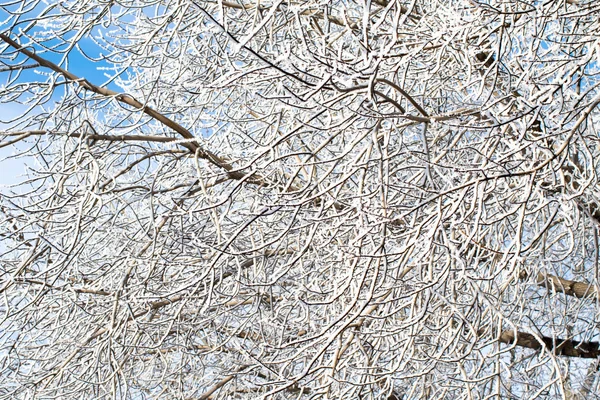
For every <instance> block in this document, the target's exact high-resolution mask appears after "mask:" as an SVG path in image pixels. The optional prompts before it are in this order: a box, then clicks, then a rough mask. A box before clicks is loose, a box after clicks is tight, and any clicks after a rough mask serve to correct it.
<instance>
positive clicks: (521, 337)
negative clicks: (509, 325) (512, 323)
mask: <svg viewBox="0 0 600 400" xmlns="http://www.w3.org/2000/svg"><path fill="white" fill-rule="evenodd" d="M515 335H516V337H515ZM499 340H500V342H502V343H506V344H516V345H517V346H521V347H527V348H529V349H534V350H542V349H544V348H547V349H548V350H550V351H551V352H552V353H554V354H556V355H557V356H566V357H580V358H597V357H598V356H600V344H599V343H598V342H581V341H578V340H571V339H561V338H556V339H553V338H551V337H547V336H535V335H532V334H530V333H525V332H515V331H514V330H506V331H504V332H502V334H501V335H500V337H499Z"/></svg>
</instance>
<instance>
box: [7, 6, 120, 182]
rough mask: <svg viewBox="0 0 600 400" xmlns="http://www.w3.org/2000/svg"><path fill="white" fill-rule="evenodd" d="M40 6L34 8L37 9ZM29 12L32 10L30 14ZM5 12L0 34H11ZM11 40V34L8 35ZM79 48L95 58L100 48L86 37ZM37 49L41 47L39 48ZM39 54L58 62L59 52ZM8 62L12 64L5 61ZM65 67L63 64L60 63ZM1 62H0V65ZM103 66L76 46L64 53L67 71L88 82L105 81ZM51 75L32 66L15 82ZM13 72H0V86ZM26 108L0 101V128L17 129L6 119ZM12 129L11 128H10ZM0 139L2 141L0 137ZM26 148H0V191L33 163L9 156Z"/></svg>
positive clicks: (57, 95) (59, 91) (58, 94)
mask: <svg viewBox="0 0 600 400" xmlns="http://www.w3.org/2000/svg"><path fill="white" fill-rule="evenodd" d="M39 8H40V7H38V9H39ZM38 9H36V10H34V11H35V13H37V12H38ZM31 14H32V15H33V14H34V12H32V13H31ZM7 17H8V14H7V13H6V11H4V10H2V8H0V32H2V33H8V34H10V33H14V29H12V30H11V29H9V27H10V24H11V22H10V21H9V20H7ZM26 25H27V24H22V25H19V26H18V28H19V29H22V28H23V27H24V26H26ZM36 29H38V28H33V29H32V30H31V31H29V33H30V34H31V33H33V32H34V31H35V30H36ZM10 36H11V37H12V38H13V39H14V38H15V35H10ZM79 43H80V47H81V48H82V50H83V51H85V52H86V53H87V54H88V55H90V56H92V57H97V56H98V55H99V52H100V49H99V48H98V47H97V45H96V44H95V43H94V41H93V40H91V39H89V38H84V39H82V40H81V41H80V42H79ZM6 48H7V46H6V45H5V44H4V43H3V42H0V51H4V50H5V49H6ZM39 50H41V49H39ZM6 51H9V52H11V51H13V50H12V49H11V48H8V49H6ZM40 55H41V56H42V57H44V58H46V59H48V60H50V61H52V62H55V63H59V62H60V60H61V57H63V56H64V55H63V54H56V53H54V54H53V53H49V52H46V53H40ZM19 60H25V57H24V56H23V57H20V58H19ZM0 61H3V62H7V60H5V59H1V58H0ZM8 63H11V64H12V63H14V62H10V61H8ZM31 63H32V62H25V64H31ZM62 66H63V67H65V64H63V65H62ZM1 67H2V64H0V68H1ZM106 67H110V65H108V64H106V63H101V62H93V61H90V60H88V59H87V58H85V57H84V56H83V55H82V54H81V53H80V51H79V50H78V49H77V48H73V49H72V51H71V52H70V53H69V55H68V70H69V71H70V72H72V73H74V74H75V75H77V76H79V77H83V78H86V79H87V80H89V81H90V82H92V83H94V84H97V85H102V84H103V83H104V82H106V81H107V79H108V78H107V76H106V75H105V74H106V72H108V71H105V70H101V69H104V68H106ZM50 73H52V74H54V72H52V71H50V70H49V69H47V68H43V67H38V68H33V69H28V70H25V71H23V73H22V74H21V75H20V76H19V78H18V82H36V81H38V82H43V81H45V80H46V79H47V76H46V74H50ZM14 76H15V75H14V73H13V74H12V75H11V73H10V72H0V88H2V87H3V86H5V85H6V84H7V83H8V81H9V80H10V79H11V77H14ZM109 87H111V88H112V89H117V88H116V87H115V85H114V84H111V85H109ZM63 94H64V91H63V89H62V87H59V88H58V89H56V90H55V91H54V94H53V96H52V98H51V99H50V101H48V102H47V103H46V104H45V105H44V106H45V108H46V109H48V108H51V107H52V105H53V103H54V102H55V101H58V100H60V98H61V97H62V96H63ZM26 110H27V106H26V105H23V104H20V103H18V102H10V103H0V131H3V130H9V131H15V130H17V131H18V130H19V129H18V128H13V127H11V124H10V123H9V121H10V120H11V119H14V118H15V117H17V116H19V115H21V114H22V113H23V112H25V111H26ZM35 113H36V111H35V110H33V111H31V112H30V114H29V115H35ZM11 128H12V129H11ZM0 140H2V139H1V138H0ZM24 148H27V147H26V146H23V145H21V146H16V147H15V146H7V147H3V148H0V191H4V190H7V188H6V186H7V185H11V184H15V183H18V182H19V181H21V180H22V179H23V176H24V174H25V172H26V165H27V164H31V163H33V162H34V161H35V160H34V159H33V158H32V157H21V158H13V157H11V156H13V155H15V154H16V153H18V152H19V150H22V149H24Z"/></svg>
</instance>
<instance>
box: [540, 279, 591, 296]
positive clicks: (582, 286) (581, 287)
mask: <svg viewBox="0 0 600 400" xmlns="http://www.w3.org/2000/svg"><path fill="white" fill-rule="evenodd" d="M537 284H538V285H539V286H542V287H545V288H546V289H548V290H553V291H556V292H560V293H564V294H566V295H569V296H574V297H578V298H580V299H581V298H597V297H598V289H597V287H596V285H594V284H591V283H585V282H578V281H570V280H568V279H564V278H561V277H558V276H555V275H550V274H542V273H538V275H537Z"/></svg>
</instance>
